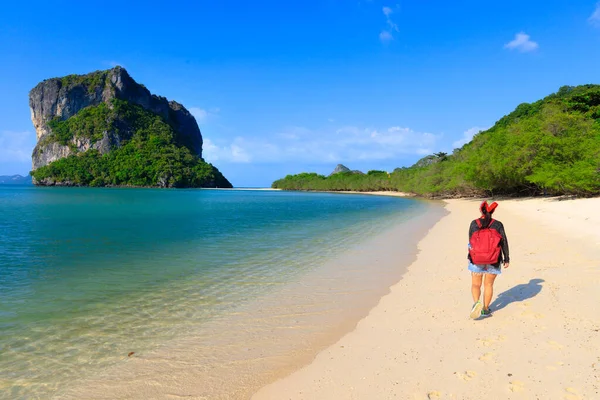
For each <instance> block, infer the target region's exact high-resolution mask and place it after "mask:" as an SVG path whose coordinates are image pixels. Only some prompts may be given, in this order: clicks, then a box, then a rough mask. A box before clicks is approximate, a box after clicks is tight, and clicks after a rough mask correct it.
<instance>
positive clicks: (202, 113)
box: [189, 107, 221, 124]
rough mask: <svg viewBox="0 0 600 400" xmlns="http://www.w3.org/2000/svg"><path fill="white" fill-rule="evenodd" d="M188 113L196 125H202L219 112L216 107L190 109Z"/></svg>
mask: <svg viewBox="0 0 600 400" xmlns="http://www.w3.org/2000/svg"><path fill="white" fill-rule="evenodd" d="M189 111H190V113H191V114H192V115H193V116H194V118H196V122H197V123H198V124H203V123H205V122H207V121H208V119H209V118H211V117H214V116H216V115H217V114H219V112H220V111H221V109H220V108H218V107H213V108H209V109H208V110H207V109H204V108H200V107H190V109H189Z"/></svg>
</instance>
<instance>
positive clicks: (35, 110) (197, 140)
mask: <svg viewBox="0 0 600 400" xmlns="http://www.w3.org/2000/svg"><path fill="white" fill-rule="evenodd" d="M114 99H118V100H122V101H126V102H129V103H132V104H135V105H138V106H141V107H143V108H144V109H145V110H147V111H150V112H152V113H154V114H156V115H159V116H161V117H162V118H163V119H164V121H165V122H166V123H168V124H169V125H170V126H171V127H172V128H173V130H174V132H175V134H176V138H175V141H176V142H177V144H179V145H183V146H186V147H187V148H188V149H190V150H191V151H192V153H194V154H196V155H198V156H199V157H200V158H201V157H202V135H201V133H200V129H199V128H198V124H197V123H196V120H195V118H194V117H193V116H192V115H191V114H190V112H189V111H188V110H187V109H186V108H185V107H184V106H183V105H181V104H179V103H177V102H175V101H168V100H167V99H166V98H164V97H160V96H156V95H153V94H151V93H150V91H149V90H148V89H146V88H145V87H144V86H143V85H140V84H138V83H136V82H135V81H134V80H133V79H132V78H131V77H130V76H129V74H128V73H127V71H126V70H125V69H124V68H122V67H115V68H113V69H110V70H107V71H97V72H93V73H91V74H87V75H69V76H66V77H63V78H53V79H48V80H45V81H43V82H41V83H39V84H38V85H37V86H36V87H35V88H33V89H32V90H31V91H30V93H29V107H30V109H31V120H32V122H33V125H34V127H35V130H36V134H37V139H38V142H37V145H36V147H35V149H34V151H33V154H32V166H33V170H36V169H37V168H39V167H42V166H44V165H47V164H49V163H51V162H53V161H56V160H58V159H61V158H65V157H68V156H69V155H71V154H76V153H79V152H84V151H86V150H88V149H97V150H98V151H99V152H100V153H101V154H105V153H107V152H109V151H111V150H112V149H115V148H118V147H119V146H120V145H121V142H123V140H124V139H127V135H129V134H131V131H132V127H130V126H127V124H126V123H124V122H123V121H112V120H111V121H106V122H107V123H106V124H104V125H102V126H93V127H90V126H89V124H87V125H86V124H81V125H82V129H84V130H85V129H87V130H88V131H93V134H87V135H86V134H79V133H80V132H70V136H68V135H67V136H65V135H64V132H63V136H62V137H60V138H59V135H58V133H57V132H54V130H53V126H56V123H57V122H60V121H66V120H67V119H69V118H71V117H74V116H76V115H77V114H78V113H79V112H80V111H82V110H84V109H86V108H88V107H90V106H100V105H101V104H105V105H106V106H107V107H108V108H109V109H110V108H111V107H113V105H112V100H114ZM106 118H108V117H106ZM109 122H110V123H109ZM53 124H54V125H53Z"/></svg>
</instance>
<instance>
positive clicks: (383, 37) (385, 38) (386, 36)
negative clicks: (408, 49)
mask: <svg viewBox="0 0 600 400" xmlns="http://www.w3.org/2000/svg"><path fill="white" fill-rule="evenodd" d="M392 39H394V36H392V34H391V33H389V32H388V31H381V33H380V34H379V40H381V41H382V42H389V41H390V40H392Z"/></svg>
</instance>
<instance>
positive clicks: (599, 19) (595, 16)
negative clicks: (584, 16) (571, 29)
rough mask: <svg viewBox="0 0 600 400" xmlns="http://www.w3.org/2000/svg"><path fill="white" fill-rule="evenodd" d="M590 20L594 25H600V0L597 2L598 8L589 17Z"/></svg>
mask: <svg viewBox="0 0 600 400" xmlns="http://www.w3.org/2000/svg"><path fill="white" fill-rule="evenodd" d="M588 21H589V22H590V23H591V24H593V25H596V26H600V2H598V3H596V9H595V10H594V12H593V13H592V15H591V16H590V17H589V18H588Z"/></svg>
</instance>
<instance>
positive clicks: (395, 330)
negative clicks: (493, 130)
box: [253, 198, 600, 400]
mask: <svg viewBox="0 0 600 400" xmlns="http://www.w3.org/2000/svg"><path fill="white" fill-rule="evenodd" d="M478 203H479V202H478V201H465V200H453V201H448V202H447V209H448V210H449V211H450V214H449V215H448V216H446V217H444V218H443V219H442V220H441V221H440V222H438V223H437V224H436V225H435V226H434V227H433V228H432V230H431V231H430V232H429V234H428V235H427V236H426V237H425V238H424V239H423V240H422V241H421V242H420V243H419V249H420V253H419V256H418V258H417V260H416V261H415V262H414V263H413V264H412V265H411V266H410V267H409V271H408V273H407V274H406V275H405V276H404V278H403V279H402V280H401V281H400V282H399V283H397V284H396V285H394V286H393V287H392V289H391V292H390V294H388V295H386V296H385V297H383V298H382V299H381V301H380V303H379V304H378V305H377V306H376V307H375V308H374V309H373V310H371V312H370V313H369V315H368V316H367V317H366V318H364V319H363V320H362V321H360V322H359V324H358V325H357V327H356V329H355V330H354V331H352V332H350V333H349V334H347V335H345V336H344V337H343V338H341V339H340V340H339V341H338V342H337V343H335V344H334V345H332V346H330V347H329V348H328V349H326V350H324V351H322V352H321V353H319V354H318V356H317V357H316V358H315V360H314V361H313V362H312V363H311V364H309V365H307V366H306V367H304V368H302V369H300V370H298V371H296V372H294V373H293V374H291V375H289V376H287V377H286V378H284V379H281V380H279V381H277V382H275V383H273V384H271V385H268V386H266V387H264V388H262V389H261V390H260V391H258V393H256V394H255V395H254V396H253V399H255V400H265V399H274V400H283V399H311V400H312V399H319V400H320V399H335V400H339V399H484V398H487V399H544V400H545V399H600V211H598V210H597V209H598V208H600V199H599V198H595V199H589V200H573V201H554V200H551V199H534V200H510V201H499V204H500V205H499V207H498V209H497V211H496V213H495V218H497V219H499V220H501V221H502V222H503V223H504V225H505V228H506V232H507V235H508V239H509V244H510V253H511V265H510V268H508V269H506V270H503V273H502V276H500V277H498V279H497V280H496V285H495V295H494V302H493V303H492V310H493V311H494V315H493V316H492V317H491V318H488V319H485V320H477V321H474V320H471V319H469V318H468V314H469V309H470V307H471V305H472V299H471V294H470V275H469V273H468V271H467V270H466V262H467V261H466V244H467V240H468V238H467V233H468V226H469V223H470V220H471V219H473V218H475V217H476V216H477V206H478ZM594 207H595V208H596V209H594Z"/></svg>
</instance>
